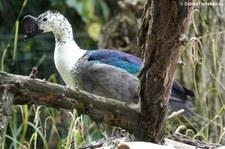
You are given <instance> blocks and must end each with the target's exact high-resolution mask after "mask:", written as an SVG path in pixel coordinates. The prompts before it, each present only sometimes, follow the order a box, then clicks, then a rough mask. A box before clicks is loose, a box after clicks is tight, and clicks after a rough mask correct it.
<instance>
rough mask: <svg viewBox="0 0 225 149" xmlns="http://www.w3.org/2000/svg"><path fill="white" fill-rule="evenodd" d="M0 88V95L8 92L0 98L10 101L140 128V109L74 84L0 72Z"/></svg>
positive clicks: (125, 126)
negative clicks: (64, 84) (76, 113)
mask: <svg viewBox="0 0 225 149" xmlns="http://www.w3.org/2000/svg"><path fill="white" fill-rule="evenodd" d="M0 91H4V92H1V95H2V94H4V93H5V92H7V93H8V94H4V98H2V97H1V98H0V100H4V99H5V98H7V99H10V100H12V101H13V104H20V105H21V104H38V105H46V106H50V107H54V108H64V109H76V110H77V111H78V113H80V114H88V115H89V116H90V117H91V118H92V119H93V120H95V121H96V122H105V123H106V124H109V125H111V126H118V127H121V128H124V129H126V130H128V131H130V132H138V131H139V129H140V127H138V124H139V120H140V113H139V111H138V110H137V109H135V108H132V107H129V106H128V105H127V104H126V103H124V102H120V101H117V100H113V99H107V98H104V97H100V96H96V95H92V94H90V93H87V92H85V91H82V90H79V89H76V88H75V89H70V88H67V87H65V86H62V85H58V84H54V83H50V82H47V81H45V80H40V79H32V78H30V77H28V76H21V75H13V74H8V73H4V72H0ZM9 95H10V96H9ZM7 107H11V106H7ZM8 109H11V108H8ZM0 110H1V109H0ZM10 115H11V114H9V116H10ZM0 122H1V121H0ZM1 126H2V125H1Z"/></svg>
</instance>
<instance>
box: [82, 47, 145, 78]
mask: <svg viewBox="0 0 225 149" xmlns="http://www.w3.org/2000/svg"><path fill="white" fill-rule="evenodd" d="M86 54H87V55H88V56H89V59H88V60H89V61H92V62H95V63H104V64H107V65H112V66H115V67H117V68H122V69H124V70H126V71H127V72H129V73H131V74H133V75H137V74H138V73H139V72H140V69H141V64H142V61H141V59H140V58H138V57H136V56H133V55H131V54H128V53H124V52H120V51H116V50H107V49H103V50H94V51H90V52H87V53H86Z"/></svg>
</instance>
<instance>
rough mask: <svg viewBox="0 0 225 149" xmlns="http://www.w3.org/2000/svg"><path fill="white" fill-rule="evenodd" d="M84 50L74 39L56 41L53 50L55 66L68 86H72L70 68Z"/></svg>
mask: <svg viewBox="0 0 225 149" xmlns="http://www.w3.org/2000/svg"><path fill="white" fill-rule="evenodd" d="M85 52H86V50H82V49H80V48H79V47H78V46H77V44H76V43H75V42H74V40H71V41H70V42H66V43H63V44H58V43H56V46H55V52H54V61H55V66H56V69H57V70H58V72H59V73H60V75H61V77H62V79H63V81H64V82H65V83H66V85H68V86H70V87H73V86H74V80H73V77H72V76H71V70H72V69H73V67H74V65H75V64H76V62H77V60H78V59H79V58H80V57H82V56H83V55H84V53H85Z"/></svg>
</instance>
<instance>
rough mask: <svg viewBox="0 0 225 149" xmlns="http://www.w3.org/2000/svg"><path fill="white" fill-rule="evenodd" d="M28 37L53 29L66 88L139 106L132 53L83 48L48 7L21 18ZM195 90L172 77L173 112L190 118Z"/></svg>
mask: <svg viewBox="0 0 225 149" xmlns="http://www.w3.org/2000/svg"><path fill="white" fill-rule="evenodd" d="M22 26H23V28H24V31H25V36H24V39H25V40H28V39H30V38H33V37H35V36H36V35H38V34H40V33H47V32H52V33H53V34H54V38H55V49H54V63H55V67H56V69H57V71H58V72H59V74H60V76H61V77H62V79H63V81H64V82H65V84H66V85H67V86H68V87H71V88H73V87H77V88H79V89H81V90H84V91H87V92H89V93H92V94H95V95H98V96H103V97H106V98H112V99H115V100H119V101H122V102H126V103H127V104H128V105H138V103H139V92H138V83H139V79H138V74H139V72H140V71H141V67H142V60H141V59H140V58H138V57H136V56H134V55H131V54H128V53H125V52H121V51H118V50H111V49H97V50H85V49H81V48H80V47H79V46H78V45H77V43H76V42H75V40H74V36H73V29H72V26H71V24H70V22H69V21H68V19H67V18H66V17H64V15H63V14H61V13H60V12H58V11H56V10H48V11H46V12H44V13H42V14H40V15H39V16H38V17H34V16H32V15H26V16H25V17H24V18H23V19H22ZM193 98H194V93H193V92H192V91H191V90H189V89H187V88H186V87H184V86H183V85H181V84H180V83H179V82H178V81H176V80H174V82H173V86H172V89H171V94H170V98H169V106H170V107H171V109H172V110H173V111H179V110H181V109H184V112H183V113H182V114H183V115H184V116H186V117H191V116H193V115H194V114H195V113H194V111H193V109H192V107H193Z"/></svg>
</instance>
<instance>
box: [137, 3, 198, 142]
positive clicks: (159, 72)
mask: <svg viewBox="0 0 225 149" xmlns="http://www.w3.org/2000/svg"><path fill="white" fill-rule="evenodd" d="M187 3H190V4H191V3H192V4H193V3H194V0H186V1H180V0H173V1H168V0H161V1H157V0H148V1H147V3H146V5H145V9H144V12H143V16H142V21H143V22H142V25H141V28H140V30H139V38H138V39H139V40H138V44H139V47H140V49H141V51H142V55H143V56H142V57H143V61H144V66H143V68H142V70H141V73H140V75H139V77H140V84H139V86H140V98H141V115H142V122H143V125H141V126H143V128H142V130H145V131H142V132H141V133H143V134H140V139H141V140H148V141H152V142H156V141H157V140H160V139H161V137H162V134H163V133H164V129H165V124H166V116H167V107H168V99H169V95H170V90H171V87H172V82H173V74H174V72H175V69H176V67H177V65H178V59H179V56H180V51H181V48H182V45H183V44H184V43H185V40H186V37H187V33H188V29H189V25H190V23H189V22H190V14H191V12H192V9H193V5H186V4H187Z"/></svg>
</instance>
